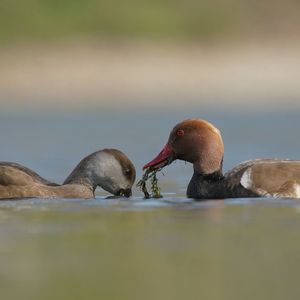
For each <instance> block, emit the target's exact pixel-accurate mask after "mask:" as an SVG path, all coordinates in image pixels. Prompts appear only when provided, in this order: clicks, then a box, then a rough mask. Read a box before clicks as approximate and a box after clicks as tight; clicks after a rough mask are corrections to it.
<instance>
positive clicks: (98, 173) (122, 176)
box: [0, 149, 136, 199]
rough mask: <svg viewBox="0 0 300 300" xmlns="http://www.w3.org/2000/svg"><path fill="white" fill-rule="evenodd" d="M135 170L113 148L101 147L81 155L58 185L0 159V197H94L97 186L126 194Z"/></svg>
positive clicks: (128, 195)
mask: <svg viewBox="0 0 300 300" xmlns="http://www.w3.org/2000/svg"><path fill="white" fill-rule="evenodd" d="M135 176H136V170H135V167H134V165H133V163H132V162H131V161H130V160H129V158H128V157H127V156H126V155H125V154H124V153H123V152H121V151H120V150H117V149H102V150H99V151H97V152H94V153H92V154H90V155H88V156H86V157H84V158H83V159H82V160H81V161H80V162H79V163H78V165H77V166H76V167H75V168H74V170H73V171H72V172H71V173H70V175H69V176H68V177H67V178H66V180H65V181H64V182H63V184H62V185H59V184H56V183H53V182H51V181H48V180H46V179H44V178H42V177H41V176H40V175H38V174H37V173H35V172H34V171H32V170H31V169H29V168H27V167H25V166H23V165H21V164H18V163H13V162H0V199H20V198H83V199H89V198H94V197H95V190H96V188H97V186H100V187H101V188H103V189H104V190H105V191H107V192H109V193H111V194H113V195H114V196H124V197H130V196H131V195H132V191H131V188H132V185H133V184H134V181H135Z"/></svg>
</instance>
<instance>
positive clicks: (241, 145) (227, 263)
mask: <svg viewBox="0 0 300 300" xmlns="http://www.w3.org/2000/svg"><path fill="white" fill-rule="evenodd" d="M188 116H190V117H196V116H199V117H204V118H206V119H208V120H210V121H212V122H213V123H214V124H216V125H217V126H218V127H219V128H220V129H221V130H222V134H223V138H224V141H225V151H226V154H225V160H224V168H225V169H228V168H230V167H232V166H234V165H235V164H237V163H239V162H240V161H243V160H247V159H252V158H257V157H274V158H280V157H281V158H292V159H297V158H298V159H299V158H300V154H299V149H300V139H299V138H297V136H298V135H299V133H298V128H299V125H300V120H299V119H298V116H297V114H296V113H291V112H290V113H288V112H281V113H280V114H279V113H270V114H266V113H264V114H263V113H255V114H254V113H253V114H250V113H249V114H248V115H247V114H239V113H237V112H232V113H230V112H220V113H212V112H211V111H199V112H195V111H194V112H193V115H191V113H190V112H172V113H167V112H161V113H153V112H147V113H141V112H140V113H135V112H132V113H112V112H101V111H99V112H94V113H84V114H67V113H51V112H49V113H47V114H45V113H44V114H37V113H36V114H33V113H32V114H29V113H18V114H17V113H5V114H4V113H2V114H1V115H0V136H2V137H3V139H2V143H1V149H0V157H1V160H4V161H17V162H20V163H22V164H24V165H26V166H28V167H30V168H32V169H34V170H36V171H37V172H38V173H39V174H41V175H42V176H44V177H46V178H47V179H50V180H53V181H56V182H62V181H63V179H64V178H65V177H66V176H67V175H68V173H69V172H71V170H72V168H73V167H74V166H75V165H76V164H77V162H78V161H79V160H80V159H81V158H82V157H83V156H85V155H87V154H89V153H91V152H92V151H96V150H98V149H101V148H104V147H115V148H119V149H121V150H123V151H124V152H125V153H127V154H128V156H129V157H130V158H131V159H132V160H133V161H134V163H135V165H136V168H137V171H138V177H140V176H141V167H142V165H143V164H144V163H145V162H147V161H149V160H150V159H152V158H153V156H154V155H155V154H157V153H158V151H159V150H160V149H161V148H162V147H163V145H164V144H165V142H166V140H167V137H168V133H169V131H170V129H171V128H172V127H173V125H175V124H176V122H178V121H180V120H182V119H184V118H186V117H188ZM191 171H192V170H191V166H189V165H188V164H185V163H183V162H178V163H176V164H174V165H171V166H169V167H167V168H166V169H165V171H164V176H163V175H160V177H159V184H160V186H161V188H162V191H163V193H164V198H163V199H159V200H154V199H151V200H143V198H142V194H141V193H140V191H138V190H137V189H136V188H135V190H134V196H133V197H132V198H131V199H128V200H123V199H108V198H107V196H108V194H107V193H106V192H104V191H101V190H99V191H98V192H97V198H96V199H94V200H78V199H70V200H62V199H61V200H42V199H28V200H20V201H1V202H0V223H1V226H0V266H1V268H0V288H1V299H19V298H22V299H46V300H47V299H91V298H95V299H120V298H122V299H298V297H299V292H300V288H299V284H298V278H299V275H300V271H299V270H300V237H299V228H300V202H299V200H296V199H290V200H282V199H228V200H224V201H222V200H215V201H212V200H211V201H204V202H195V201H192V200H190V199H187V198H185V196H184V195H185V189H186V185H187V183H188V181H189V179H190V176H191Z"/></svg>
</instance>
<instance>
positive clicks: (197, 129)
mask: <svg viewBox="0 0 300 300" xmlns="http://www.w3.org/2000/svg"><path fill="white" fill-rule="evenodd" d="M223 154H224V145H223V141H222V137H221V133H220V131H219V130H218V129H217V128H216V127H215V126H213V125H212V124H211V123H209V122H207V121H205V120H200V119H189V120H185V121H183V122H181V123H179V124H177V125H176V126H175V127H174V128H173V130H172V131H171V133H170V136H169V140H168V142H167V144H166V145H165V147H164V148H163V150H162V151H161V152H160V153H159V154H158V155H157V157H156V158H154V159H153V160H152V161H151V162H149V163H148V164H146V165H145V166H144V169H147V168H150V167H151V168H152V169H159V168H163V167H164V166H166V165H168V164H170V163H171V162H172V161H174V160H176V159H180V160H184V161H187V162H190V163H192V164H193V167H194V174H193V176H192V179H191V181H190V183H189V185H188V188H187V196H188V197H189V198H198V199H203V198H204V199H210V198H213V199H218V198H221V199H223V198H242V197H268V196H269V197H281V198H300V161H295V160H276V159H257V160H251V161H246V162H243V163H241V164H239V165H237V166H236V167H235V168H233V169H232V170H231V171H229V172H227V173H225V174H224V175H223V172H222V163H223Z"/></svg>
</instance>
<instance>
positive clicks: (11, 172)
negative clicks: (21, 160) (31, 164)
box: [0, 162, 57, 186]
mask: <svg viewBox="0 0 300 300" xmlns="http://www.w3.org/2000/svg"><path fill="white" fill-rule="evenodd" d="M34 183H40V184H44V185H49V186H57V184H56V183H53V182H50V181H48V180H46V179H44V178H42V177H41V176H40V175H38V174H37V173H35V172H34V171H32V170H30V169H28V168H26V167H24V166H22V165H20V164H17V163H12V162H0V185H2V186H10V185H14V186H24V185H30V184H34Z"/></svg>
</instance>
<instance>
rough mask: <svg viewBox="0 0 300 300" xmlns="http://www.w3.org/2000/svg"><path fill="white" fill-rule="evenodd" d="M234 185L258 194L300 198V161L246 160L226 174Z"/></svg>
mask: <svg viewBox="0 0 300 300" xmlns="http://www.w3.org/2000/svg"><path fill="white" fill-rule="evenodd" d="M225 177H226V178H227V179H228V181H227V182H230V184H231V185H232V186H238V185H240V186H242V187H243V188H245V189H246V190H248V191H250V192H252V193H254V194H257V195H258V196H270V197H282V198H300V161H299V160H276V159H259V160H251V161H247V162H244V163H242V164H240V165H238V166H237V167H235V168H234V169H233V170H231V171H229V172H228V173H226V174H225Z"/></svg>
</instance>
